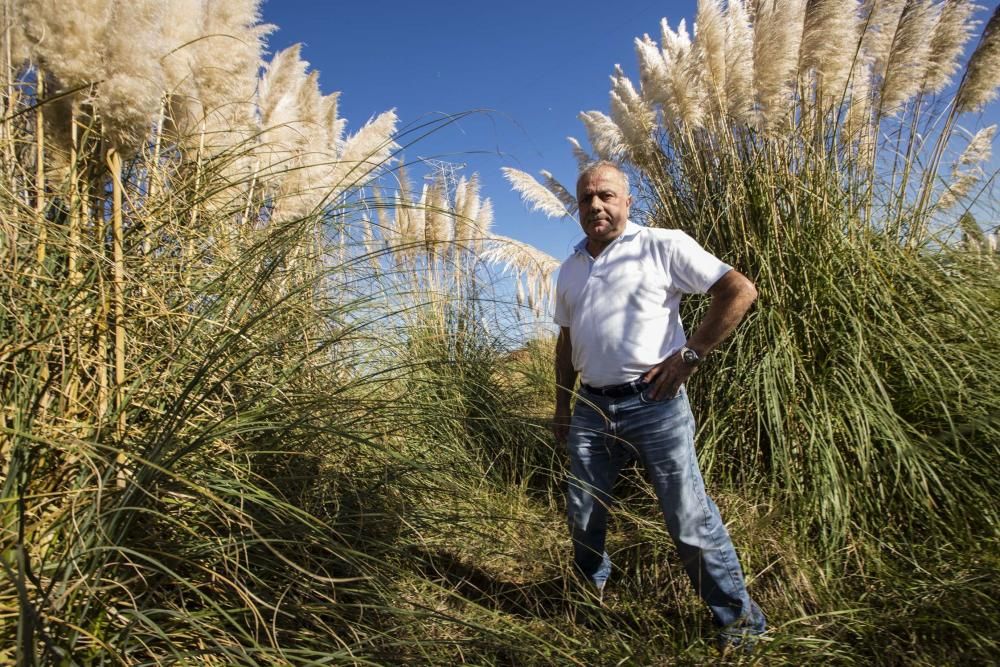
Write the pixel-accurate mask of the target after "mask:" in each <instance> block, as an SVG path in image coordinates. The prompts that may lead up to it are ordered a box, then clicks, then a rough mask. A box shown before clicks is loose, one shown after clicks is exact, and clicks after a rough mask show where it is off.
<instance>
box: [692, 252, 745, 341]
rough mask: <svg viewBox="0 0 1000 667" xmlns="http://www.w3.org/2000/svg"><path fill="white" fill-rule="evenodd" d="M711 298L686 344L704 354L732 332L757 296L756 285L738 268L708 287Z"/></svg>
mask: <svg viewBox="0 0 1000 667" xmlns="http://www.w3.org/2000/svg"><path fill="white" fill-rule="evenodd" d="M708 293H709V295H710V296H711V297H712V302H711V303H710V304H709V306H708V312H707V313H705V317H704V318H703V319H702V320H701V323H700V324H699V325H698V328H697V329H695V332H694V333H693V334H692V335H691V337H690V338H688V341H687V345H688V347H690V348H692V349H693V350H695V351H696V352H697V353H698V354H699V355H700V356H702V357H704V356H705V355H706V354H708V353H709V352H710V351H712V350H713V349H714V348H715V347H716V346H717V345H718V344H719V343H721V342H722V341H724V340H725V339H726V338H727V337H728V336H729V334H731V333H732V332H733V330H734V329H735V328H736V326H737V325H738V324H739V323H740V321H741V320H742V319H743V316H744V315H745V314H746V312H747V310H749V308H750V306H751V304H753V302H754V300H755V299H756V298H757V289H756V288H755V287H754V285H753V283H752V282H750V281H749V280H748V279H747V278H746V276H744V275H743V274H742V273H740V272H739V271H735V270H734V271H730V272H729V273H727V274H726V275H724V276H723V277H722V278H720V279H719V281H718V282H717V283H715V284H714V285H712V287H711V289H709V291H708Z"/></svg>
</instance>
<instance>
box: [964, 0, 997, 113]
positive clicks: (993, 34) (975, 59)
mask: <svg viewBox="0 0 1000 667" xmlns="http://www.w3.org/2000/svg"><path fill="white" fill-rule="evenodd" d="M998 86H1000V5H998V6H997V8H996V9H995V10H993V16H992V17H990V21H989V23H987V24H986V29H985V30H983V36H982V38H980V40H979V46H978V47H976V50H975V52H974V53H973V54H972V58H970V59H969V66H968V67H967V68H966V71H965V79H964V80H963V81H962V85H961V87H960V88H959V89H958V95H957V96H956V99H955V108H956V110H957V111H958V112H959V113H963V112H966V111H978V110H979V109H981V108H983V106H985V105H986V104H987V103H988V102H991V101H992V100H994V99H996V97H997V87H998Z"/></svg>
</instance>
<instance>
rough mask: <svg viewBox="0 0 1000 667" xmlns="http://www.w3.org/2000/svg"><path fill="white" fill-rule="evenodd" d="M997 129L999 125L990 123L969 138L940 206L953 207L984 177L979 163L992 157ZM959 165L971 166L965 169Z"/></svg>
mask: <svg viewBox="0 0 1000 667" xmlns="http://www.w3.org/2000/svg"><path fill="white" fill-rule="evenodd" d="M996 131H997V126H996V125H990V126H989V127H984V128H983V129H981V130H979V131H978V132H976V134H975V135H973V137H972V139H970V140H969V145H968V146H966V147H965V150H964V151H962V154H961V155H959V157H958V160H956V161H955V164H954V165H952V170H951V178H952V181H951V183H950V184H949V185H948V186H947V188H946V189H945V190H944V192H942V193H941V198H940V199H938V202H937V206H938V208H941V209H948V208H951V207H952V206H954V205H955V204H956V203H958V201H959V200H960V199H962V198H963V197H966V196H968V194H969V193H970V192H972V188H973V187H974V186H975V185H976V184H977V183H979V181H980V180H981V179H982V178H983V176H984V175H985V172H984V171H983V169H982V167H980V166H979V165H980V164H982V163H983V162H987V161H988V160H989V159H990V156H991V154H992V148H993V137H994V135H995V134H996ZM959 167H971V168H970V169H966V170H964V171H963V170H961V169H959Z"/></svg>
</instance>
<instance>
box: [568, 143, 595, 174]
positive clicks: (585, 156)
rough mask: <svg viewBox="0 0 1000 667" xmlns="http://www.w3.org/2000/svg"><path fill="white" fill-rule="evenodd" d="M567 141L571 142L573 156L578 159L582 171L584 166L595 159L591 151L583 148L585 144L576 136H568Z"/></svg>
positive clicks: (577, 163)
mask: <svg viewBox="0 0 1000 667" xmlns="http://www.w3.org/2000/svg"><path fill="white" fill-rule="evenodd" d="M566 141H568V142H569V145H570V149H571V150H572V151H573V158H574V159H575V160H576V166H577V167H578V168H579V169H580V170H581V171H582V170H583V168H584V167H586V166H587V165H588V164H590V163H591V162H593V161H594V158H593V157H591V155H590V153H588V152H587V151H585V150H583V146H581V145H580V142H579V140H577V138H576V137H566Z"/></svg>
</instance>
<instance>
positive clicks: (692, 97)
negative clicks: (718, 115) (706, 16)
mask: <svg viewBox="0 0 1000 667" xmlns="http://www.w3.org/2000/svg"><path fill="white" fill-rule="evenodd" d="M660 32H661V44H662V47H663V50H662V53H663V60H664V62H665V63H667V67H668V69H669V86H670V87H669V90H668V91H666V92H665V93H664V98H663V99H661V100H658V101H659V103H660V104H662V105H663V113H664V116H665V117H666V118H667V119H669V120H671V121H673V123H675V124H677V125H681V126H687V127H688V128H691V129H693V128H697V127H701V126H702V123H703V120H704V117H705V98H706V97H707V92H706V84H705V78H704V76H703V73H702V71H701V67H700V64H699V60H698V54H697V53H696V52H695V50H694V49H693V47H692V44H691V38H690V37H689V36H688V33H687V28H686V27H685V22H684V21H683V20H681V22H680V23H678V24H677V32H674V31H673V30H671V29H670V26H669V25H668V24H667V20H666V19H662V20H661V21H660Z"/></svg>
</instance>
